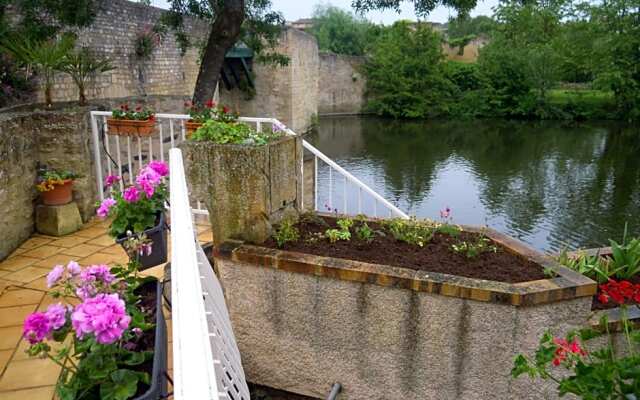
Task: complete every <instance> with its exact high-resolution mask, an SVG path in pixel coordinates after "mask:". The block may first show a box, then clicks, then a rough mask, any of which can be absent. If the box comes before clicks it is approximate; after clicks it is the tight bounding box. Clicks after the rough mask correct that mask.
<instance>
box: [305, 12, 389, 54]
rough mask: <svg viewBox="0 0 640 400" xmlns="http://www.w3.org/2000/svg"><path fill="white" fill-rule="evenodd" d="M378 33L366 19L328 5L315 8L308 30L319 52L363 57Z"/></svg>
mask: <svg viewBox="0 0 640 400" xmlns="http://www.w3.org/2000/svg"><path fill="white" fill-rule="evenodd" d="M378 32H379V31H378V30H377V29H376V27H375V26H374V25H373V24H372V23H371V22H369V21H367V20H366V19H364V18H361V17H357V16H354V15H353V14H352V13H350V12H346V11H344V10H342V9H340V8H338V7H333V6H328V5H316V6H315V8H314V11H313V27H312V28H311V29H309V33H311V34H312V35H314V36H315V37H316V39H317V40H318V48H319V49H320V50H325V51H331V52H333V53H337V54H349V55H363V54H364V53H365V51H366V49H367V47H368V46H370V45H371V42H372V40H371V39H372V37H373V36H375V35H376V33H378Z"/></svg>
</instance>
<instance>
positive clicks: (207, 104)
mask: <svg viewBox="0 0 640 400" xmlns="http://www.w3.org/2000/svg"><path fill="white" fill-rule="evenodd" d="M214 104H215V103H214V102H213V100H211V99H209V100H207V102H206V103H205V106H206V107H207V108H212V107H213V105H214Z"/></svg>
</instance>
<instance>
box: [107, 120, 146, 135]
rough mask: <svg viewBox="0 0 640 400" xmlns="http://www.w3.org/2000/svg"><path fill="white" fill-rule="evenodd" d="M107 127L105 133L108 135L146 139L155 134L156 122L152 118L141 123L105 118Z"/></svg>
mask: <svg viewBox="0 0 640 400" xmlns="http://www.w3.org/2000/svg"><path fill="white" fill-rule="evenodd" d="M107 125H108V126H109V130H108V131H107V133H109V134H110V135H120V136H140V137H147V136H151V135H152V134H153V133H154V132H155V129H156V120H155V119H154V118H151V119H146V120H143V121H141V120H133V119H115V118H107Z"/></svg>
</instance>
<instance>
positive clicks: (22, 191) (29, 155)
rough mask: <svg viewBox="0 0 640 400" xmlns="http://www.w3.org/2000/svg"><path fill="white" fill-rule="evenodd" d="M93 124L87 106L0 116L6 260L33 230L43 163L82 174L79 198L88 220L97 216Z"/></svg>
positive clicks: (0, 244)
mask: <svg viewBox="0 0 640 400" xmlns="http://www.w3.org/2000/svg"><path fill="white" fill-rule="evenodd" d="M88 126H89V118H88V114H87V110H85V109H84V108H83V109H78V110H75V111H68V112H55V111H54V112H47V111H42V112H32V113H14V114H4V115H2V116H0V158H1V159H0V204H2V209H1V211H0V229H2V238H3V240H2V241H0V260H1V259H3V258H5V257H6V256H8V255H9V254H10V253H11V251H13V250H14V249H15V248H16V247H18V246H19V245H20V244H21V243H22V242H23V241H24V240H26V239H27V238H28V237H29V235H30V234H31V232H33V227H34V201H35V200H36V198H37V196H38V193H37V191H36V190H35V187H34V182H35V178H36V170H37V165H38V164H42V165H46V166H48V167H50V168H56V169H63V170H71V171H73V172H75V173H78V174H80V175H81V176H80V178H78V179H77V180H76V181H75V183H74V191H73V199H74V201H75V202H76V203H77V204H78V207H79V209H80V213H81V215H82V217H83V219H84V220H85V221H86V220H87V219H88V218H90V217H91V216H92V215H93V210H94V208H93V204H94V202H95V201H96V197H95V178H94V173H93V164H92V158H91V153H90V150H89V149H90V147H89V146H90V145H89V143H90V136H89V129H88Z"/></svg>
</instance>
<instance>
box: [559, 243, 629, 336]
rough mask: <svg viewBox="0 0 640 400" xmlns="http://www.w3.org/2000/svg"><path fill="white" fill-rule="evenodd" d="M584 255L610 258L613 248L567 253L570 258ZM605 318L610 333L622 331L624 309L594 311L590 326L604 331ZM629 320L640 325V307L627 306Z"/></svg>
mask: <svg viewBox="0 0 640 400" xmlns="http://www.w3.org/2000/svg"><path fill="white" fill-rule="evenodd" d="M583 254H584V255H587V256H610V255H611V247H594V248H591V249H581V250H575V251H570V252H568V253H567V255H568V256H569V257H578V256H580V255H583ZM605 316H606V317H607V321H608V325H609V327H608V329H609V331H612V332H621V331H622V329H623V327H622V309H621V308H620V307H616V308H610V309H608V310H596V311H594V312H593V314H592V316H591V318H589V324H590V325H591V327H592V328H594V329H602V328H604V327H603V326H601V324H600V322H601V320H602V317H605ZM627 318H628V319H629V320H630V321H631V322H633V323H634V324H637V325H640V306H637V305H635V306H627Z"/></svg>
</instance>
